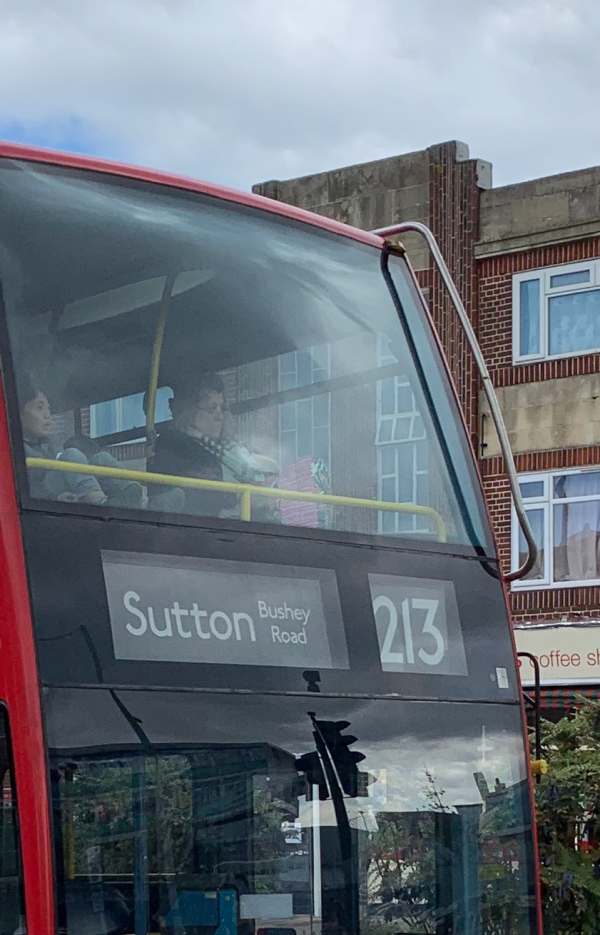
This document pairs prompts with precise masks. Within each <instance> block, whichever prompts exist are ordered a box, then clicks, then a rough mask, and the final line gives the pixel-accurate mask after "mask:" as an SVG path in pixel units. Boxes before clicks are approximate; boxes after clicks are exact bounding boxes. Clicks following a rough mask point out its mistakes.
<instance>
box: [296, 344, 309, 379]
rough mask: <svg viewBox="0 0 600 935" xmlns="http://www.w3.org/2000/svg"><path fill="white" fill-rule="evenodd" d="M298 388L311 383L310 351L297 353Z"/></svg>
mask: <svg viewBox="0 0 600 935" xmlns="http://www.w3.org/2000/svg"><path fill="white" fill-rule="evenodd" d="M297 356H298V386H308V384H309V383H312V357H311V355H310V351H298V354H297Z"/></svg>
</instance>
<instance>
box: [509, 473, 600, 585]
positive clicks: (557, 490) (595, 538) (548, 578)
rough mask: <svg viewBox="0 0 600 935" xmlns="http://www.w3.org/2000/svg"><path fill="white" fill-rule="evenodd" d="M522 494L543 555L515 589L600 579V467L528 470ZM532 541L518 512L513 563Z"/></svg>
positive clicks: (522, 557)
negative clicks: (537, 471)
mask: <svg viewBox="0 0 600 935" xmlns="http://www.w3.org/2000/svg"><path fill="white" fill-rule="evenodd" d="M519 484H520V488H521V496H522V497H523V502H524V504H525V510H526V512H527V516H528V518H529V522H530V524H531V527H532V530H533V534H534V536H535V539H536V542H537V545H538V550H539V551H538V560H537V562H536V564H535V566H534V568H533V569H532V570H531V571H530V572H529V573H528V575H527V576H526V577H525V578H523V579H521V580H520V581H515V582H514V583H513V587H514V588H553V587H554V588H559V587H570V586H572V585H592V584H599V583H600V466H599V467H596V468H590V469H586V470H573V471H552V472H548V473H544V474H522V475H521V476H520V477H519ZM526 554H527V546H526V543H525V539H524V536H523V533H522V532H521V530H520V528H519V524H518V521H517V516H516V513H515V511H514V508H513V511H512V567H513V568H517V567H518V566H519V565H521V564H522V562H523V561H524V560H525V556H526Z"/></svg>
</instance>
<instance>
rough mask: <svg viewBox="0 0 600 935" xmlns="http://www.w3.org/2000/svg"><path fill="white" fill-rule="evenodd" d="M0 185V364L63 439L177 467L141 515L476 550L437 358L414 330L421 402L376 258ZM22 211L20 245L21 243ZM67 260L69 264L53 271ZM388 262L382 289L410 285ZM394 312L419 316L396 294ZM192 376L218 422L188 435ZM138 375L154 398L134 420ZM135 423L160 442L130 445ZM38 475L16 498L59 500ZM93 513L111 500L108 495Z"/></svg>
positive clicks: (193, 209)
mask: <svg viewBox="0 0 600 935" xmlns="http://www.w3.org/2000/svg"><path fill="white" fill-rule="evenodd" d="M5 175H10V178H9V179H7V180H6V181H5V182H3V177H4V176H5ZM0 193H1V194H2V199H3V202H2V203H3V211H4V212H5V213H6V224H5V225H4V234H3V237H4V238H5V240H6V243H4V244H3V247H4V250H3V252H1V251H0V257H2V258H5V257H8V258H9V259H8V260H7V262H6V269H5V270H3V271H2V277H3V283H4V284H5V299H6V306H7V315H8V324H9V332H10V339H11V343H12V350H13V359H14V361H15V366H16V368H17V370H20V369H24V370H27V371H29V372H31V373H33V374H34V375H35V377H36V380H37V382H38V383H39V384H40V385H41V386H43V387H44V389H45V393H46V395H47V396H48V398H49V399H51V401H52V407H53V410H54V411H55V412H58V413H62V414H63V415H62V419H63V421H64V422H68V421H69V420H70V421H71V423H72V426H73V427H72V429H71V432H70V433H65V434H64V435H63V436H62V438H60V439H59V446H60V445H61V444H62V443H63V442H64V440H65V438H66V437H67V435H68V434H73V432H74V433H75V434H83V435H87V436H89V437H91V438H93V439H95V440H96V441H97V442H98V444H99V447H100V448H102V447H103V446H104V448H105V449H106V450H107V454H108V455H110V456H111V457H113V458H114V459H115V460H116V461H117V462H118V467H119V468H120V470H121V471H124V470H135V471H150V470H151V471H152V473H153V474H154V475H159V474H163V473H164V474H170V475H173V474H177V473H178V471H177V470H176V468H177V465H178V464H179V465H180V468H181V473H180V476H182V477H185V478H187V479H188V480H187V482H186V483H185V484H181V485H175V484H173V482H172V480H169V481H161V478H160V477H157V476H154V477H153V478H148V482H147V483H144V484H143V486H144V488H145V490H144V491H143V495H142V497H141V503H140V504H139V505H143V506H147V508H149V509H150V510H160V511H161V512H166V513H180V514H181V513H183V514H186V513H190V514H193V515H195V516H210V517H220V518H225V519H227V518H229V519H231V518H233V519H244V520H249V519H252V520H254V521H261V522H265V521H266V522H275V523H280V524H284V525H291V526H304V527H312V528H319V529H331V530H337V531H347V532H354V533H367V534H371V535H388V536H389V535H391V536H398V535H402V536H411V537H421V538H422V537H425V538H429V539H433V540H443V539H447V540H450V541H458V542H464V543H474V542H478V543H481V542H482V541H484V540H485V537H486V532H485V531H484V521H483V520H482V516H481V513H480V510H479V507H477V506H476V505H475V504H476V500H477V495H476V494H475V489H474V486H473V483H474V481H473V477H474V475H473V469H472V466H471V465H470V464H469V462H468V456H467V454H466V451H465V447H464V443H463V441H462V440H461V432H462V428H461V426H460V424H459V422H458V419H457V417H456V413H453V410H452V403H451V402H450V401H449V400H448V398H447V397H448V390H447V387H446V386H445V384H444V381H443V379H439V374H440V362H439V360H437V358H436V357H435V354H436V353H437V352H436V351H435V350H434V349H433V345H432V343H431V341H430V340H429V338H426V337H420V338H419V341H418V354H419V357H420V358H422V359H420V361H419V366H421V367H422V369H423V370H424V371H425V370H427V371H428V372H431V371H435V372H436V373H437V374H438V379H437V385H436V388H435V390H434V391H432V388H431V386H430V387H428V388H426V387H424V385H422V382H421V377H420V376H419V373H420V370H419V367H418V366H417V362H416V361H415V359H414V356H413V355H414V351H413V350H411V348H410V347H409V342H408V341H407V337H406V335H405V332H404V331H403V327H402V325H401V323H400V320H399V317H398V313H397V310H396V308H395V306H394V302H393V299H392V296H391V294H390V291H389V289H388V286H387V284H386V281H385V279H384V277H383V276H382V273H381V268H380V261H381V257H380V253H379V251H378V250H377V249H375V248H372V247H367V246H365V245H361V244H358V243H356V242H354V241H352V240H349V239H347V238H344V237H339V236H334V235H331V234H327V233H324V232H322V231H319V230H317V229H315V228H312V227H310V226H309V225H303V224H299V223H296V222H291V221H289V220H285V219H282V218H278V217H275V216H271V215H268V214H266V213H261V212H259V211H256V210H249V209H246V208H242V207H240V206H235V205H230V204H226V203H220V202H219V201H218V200H217V199H206V198H203V197H202V196H200V195H198V194H192V193H185V192H182V191H177V190H174V189H169V188H167V187H155V186H147V185H145V184H144V183H141V182H134V181H126V180H124V179H121V180H119V181H115V180H114V179H111V177H110V176H98V175H94V174H93V173H90V172H81V171H71V170H65V169H56V168H52V167H47V166H42V165H32V164H26V163H24V164H22V166H21V171H20V172H19V173H3V172H2V173H0ZM13 213H14V215H15V218H16V219H18V223H17V222H16V220H15V223H14V224H13V223H11V216H12V214H13ZM29 214H31V215H32V224H33V226H34V227H35V231H36V241H35V244H34V245H33V244H32V243H31V242H30V241H29V240H28V239H27V236H26V235H25V234H23V231H26V230H29V225H28V222H27V218H28V216H29ZM57 224H60V226H61V231H62V236H61V238H56V234H55V232H56V226H57ZM65 251H66V252H67V253H69V252H70V253H72V254H73V255H75V254H76V255H77V256H78V258H79V261H78V263H77V264H73V265H72V266H71V267H69V269H65V266H64V262H62V259H61V258H62V257H64V255H65ZM396 267H397V268H396V273H395V275H396V278H398V277H400V278H401V277H404V278H407V274H406V271H405V270H404V272H403V268H402V267H401V266H400V267H398V265H397V264H396ZM405 292H406V290H405ZM408 293H410V289H408ZM403 301H404V302H408V303H412V305H411V307H412V306H414V308H413V309H412V316H413V318H414V316H415V315H416V316H417V317H418V316H420V317H421V318H422V317H423V315H422V312H421V311H420V310H419V309H418V307H417V303H416V300H415V298H414V297H413V296H412V295H410V294H408V297H407V296H405V297H404V299H403ZM207 374H209V375H210V374H213V375H215V377H217V378H218V379H219V380H220V381H221V383H222V388H223V392H222V396H223V419H222V422H221V424H220V426H218V427H214V428H212V429H210V428H209V429H205V428H203V427H202V426H200V427H198V426H197V425H196V426H194V424H193V420H192V421H190V420H189V412H188V413H187V415H186V416H185V418H187V419H188V425H187V426H186V427H185V429H183V430H182V422H183V421H184V415H183V414H182V413H183V409H182V408H181V407H184V406H185V405H187V404H188V403H190V402H191V400H190V399H187V400H184V399H183V396H184V395H185V394H183V393H182V390H181V387H182V386H183V385H185V386H186V387H193V386H194V384H195V385H196V387H198V388H199V387H200V386H201V381H202V377H203V375H207ZM18 378H19V373H18V372H17V380H18ZM153 381H154V384H155V387H158V388H159V389H158V394H157V404H156V408H155V412H154V413H146V412H145V411H144V398H151V394H150V395H149V396H148V393H149V388H150V387H151V386H152V385H153ZM169 387H172V388H173V390H172V392H173V396H172V399H169V396H170V390H168V388H169ZM426 390H427V392H426ZM429 392H434V398H433V400H432V402H431V403H430V402H429V396H428V395H427V394H428V393H429ZM178 393H179V401H180V403H181V406H180V411H179V416H177V417H175V418H174V419H172V420H171V418H170V417H171V412H170V408H169V405H170V404H171V405H173V404H174V405H177V402H176V400H177V395H178ZM219 393H220V390H219ZM436 394H437V395H436ZM194 402H195V405H196V408H197V410H199V409H201V408H202V409H207V408H210V405H212V403H211V404H207V403H206V400H204V401H202V400H199V399H198V398H196V400H195V401H194ZM188 408H189V407H188ZM444 413H445V414H446V415H445V416H444ZM146 416H148V421H149V424H150V426H152V425H156V431H157V435H158V437H154V434H153V432H151V436H152V437H150V438H144V437H142V436H143V435H144V431H143V427H144V425H145V424H146ZM442 419H443V420H444V422H443V434H442V428H441V422H440V420H442ZM176 422H179V425H176V424H175V423H176ZM182 435H185V436H186V438H185V440H183V439H182V437H181V436H182ZM107 446H108V447H107ZM450 452H451V453H452V454H451V456H450V454H449V453H450ZM26 454H28V456H29V457H30V458H31V457H33V455H31V454H30V453H29V452H26ZM451 459H452V460H451ZM46 460H48V459H46ZM87 463H88V464H89V465H90V472H89V475H90V476H91V477H93V476H94V472H93V470H91V468H93V467H94V464H93V462H92V461H91V460H90V459H89V458H88V462H87ZM35 472H41V473H42V474H44V480H43V483H39V482H37V481H35V479H34V474H35ZM51 472H54V473H58V470H57V466H56V465H49V464H45V465H40V464H37V465H36V464H33V465H32V464H30V470H29V473H28V476H29V479H30V494H31V495H32V496H34V497H54V498H56V496H57V494H56V493H54V494H53V493H52V492H50V488H52V487H54V486H55V484H49V483H48V480H49V475H50V473H51ZM131 479H132V478H130V480H131ZM133 479H135V480H136V482H139V478H137V477H136V478H133ZM191 482H192V483H191ZM102 483H103V482H102ZM215 483H220V484H224V485H226V486H223V488H222V489H219V490H217V489H216V488H215V486H214V485H215ZM244 485H246V486H244ZM58 486H60V484H59V485H58ZM161 488H162V489H161ZM247 488H249V489H247ZM294 494H300V495H301V496H299V497H298V496H294ZM104 503H105V506H106V507H109V506H114V505H115V504H114V503H113V502H112V501H111V498H110V497H108V496H107V499H106V500H105V501H104ZM382 504H386V506H382ZM387 504H389V506H387ZM131 505H132V504H131V503H130V504H129V506H131Z"/></svg>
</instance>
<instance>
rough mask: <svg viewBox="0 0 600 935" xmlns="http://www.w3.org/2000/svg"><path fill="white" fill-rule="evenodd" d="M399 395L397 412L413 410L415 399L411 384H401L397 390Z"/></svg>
mask: <svg viewBox="0 0 600 935" xmlns="http://www.w3.org/2000/svg"><path fill="white" fill-rule="evenodd" d="M396 397H397V402H396V406H397V410H396V411H397V412H412V411H413V409H414V400H413V394H412V393H411V390H410V386H406V385H405V384H400V385H399V386H398V387H397V390H396Z"/></svg>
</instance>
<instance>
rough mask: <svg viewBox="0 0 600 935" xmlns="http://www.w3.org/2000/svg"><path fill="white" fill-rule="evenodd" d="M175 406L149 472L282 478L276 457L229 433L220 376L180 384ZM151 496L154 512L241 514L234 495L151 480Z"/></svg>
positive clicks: (240, 479) (245, 479)
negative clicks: (259, 452)
mask: <svg viewBox="0 0 600 935" xmlns="http://www.w3.org/2000/svg"><path fill="white" fill-rule="evenodd" d="M169 405H170V407H171V412H172V413H173V422H172V423H171V424H168V425H167V426H165V427H164V428H163V429H161V432H160V435H159V437H158V439H157V441H156V446H155V453H154V457H153V458H152V459H151V460H150V461H149V463H148V470H149V471H153V472H156V473H158V474H178V475H180V476H182V477H199V478H205V479H206V480H216V481H233V482H237V483H248V484H266V483H268V482H270V481H272V479H273V478H274V477H276V476H277V473H278V467H277V464H276V463H275V462H274V461H273V460H272V459H270V458H265V457H263V456H261V455H254V454H252V452H250V451H249V450H248V449H247V448H246V447H245V446H244V445H242V444H240V443H239V442H236V441H234V440H232V439H230V438H227V437H226V436H225V435H224V431H223V430H224V424H225V410H226V407H225V387H224V384H223V381H222V380H221V378H220V377H219V376H218V374H215V373H206V374H204V375H203V376H201V377H200V378H199V379H197V380H188V381H186V382H182V383H180V384H179V386H176V387H175V395H174V396H173V398H172V399H171V400H170V401H169ZM148 497H149V508H150V509H153V510H162V511H165V512H174V513H190V514H192V515H195V516H239V503H238V497H237V496H236V495H235V494H233V493H228V492H223V493H221V492H220V491H218V490H201V489H193V488H190V487H185V488H182V487H162V486H159V485H157V484H149V485H148ZM255 518H259V517H255Z"/></svg>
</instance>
